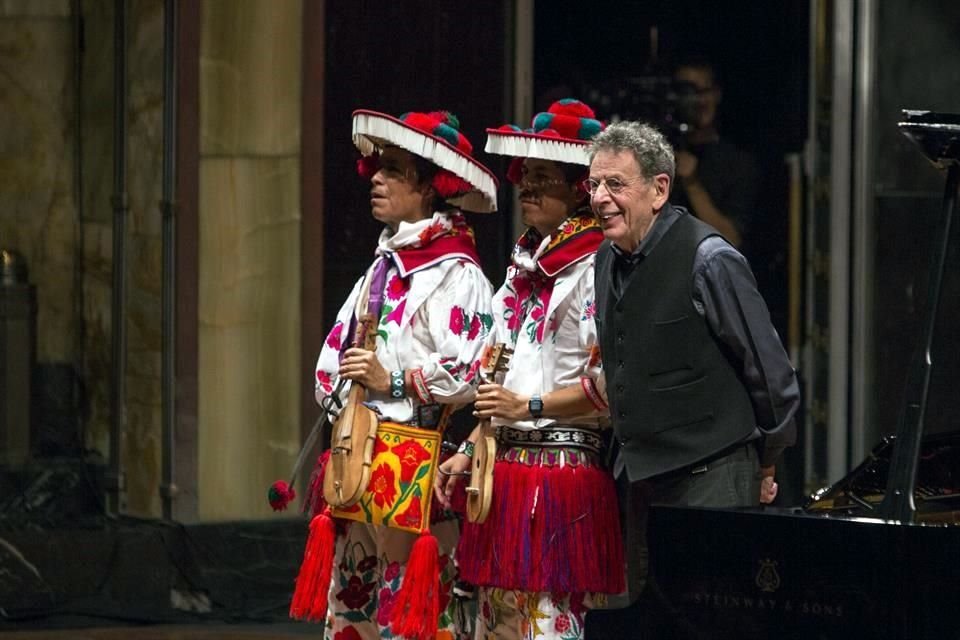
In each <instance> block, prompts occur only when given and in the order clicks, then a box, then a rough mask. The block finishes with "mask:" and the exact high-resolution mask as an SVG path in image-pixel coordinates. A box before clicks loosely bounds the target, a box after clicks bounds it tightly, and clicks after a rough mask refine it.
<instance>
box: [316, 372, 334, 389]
mask: <svg viewBox="0 0 960 640" xmlns="http://www.w3.org/2000/svg"><path fill="white" fill-rule="evenodd" d="M317 383H318V384H319V385H320V388H321V389H323V392H324V393H330V392H331V391H333V383H331V382H330V374H329V373H327V372H326V371H321V370H320V369H317Z"/></svg>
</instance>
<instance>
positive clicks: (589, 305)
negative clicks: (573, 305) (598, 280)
mask: <svg viewBox="0 0 960 640" xmlns="http://www.w3.org/2000/svg"><path fill="white" fill-rule="evenodd" d="M595 315H597V305H596V303H595V302H594V301H593V300H587V301H586V302H585V303H584V305H583V315H581V316H580V319H581V320H592V319H593V317H594V316H595Z"/></svg>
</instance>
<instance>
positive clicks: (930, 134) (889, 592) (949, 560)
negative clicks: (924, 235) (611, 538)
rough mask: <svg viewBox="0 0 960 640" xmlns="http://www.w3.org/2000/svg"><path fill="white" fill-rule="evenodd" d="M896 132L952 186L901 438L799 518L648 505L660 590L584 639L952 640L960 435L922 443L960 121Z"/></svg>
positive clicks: (818, 496)
mask: <svg viewBox="0 0 960 640" xmlns="http://www.w3.org/2000/svg"><path fill="white" fill-rule="evenodd" d="M898 126H899V128H900V130H901V131H902V132H903V133H904V134H905V135H906V136H907V137H909V138H910V139H911V140H913V141H914V142H916V143H917V145H918V146H919V147H920V149H921V150H922V151H923V153H924V154H925V155H926V156H927V158H928V159H930V160H931V161H932V162H934V164H936V165H938V166H939V167H940V168H942V169H945V170H946V173H947V179H946V188H945V193H944V200H943V207H942V211H941V219H940V221H939V224H938V235H937V237H936V250H935V251H934V254H933V255H932V256H931V272H930V284H929V287H928V299H927V305H926V309H925V313H926V319H925V325H924V332H923V335H922V336H921V343H920V345H919V349H918V353H917V356H916V358H915V362H914V364H913V366H912V368H911V371H910V373H909V378H908V380H907V387H906V394H905V398H904V402H903V406H902V410H901V414H900V417H899V422H898V426H897V433H896V435H895V436H890V437H888V438H886V439H884V441H883V442H881V443H880V444H879V445H877V446H876V447H875V448H874V449H873V451H872V452H871V454H870V455H869V457H868V458H867V460H865V461H864V462H863V463H862V464H860V465H859V466H858V467H857V468H856V469H854V470H853V471H852V472H851V473H850V474H848V475H847V476H846V477H845V478H844V479H842V480H841V481H840V482H838V483H836V484H834V485H833V486H830V487H827V488H825V489H823V490H821V491H818V492H817V493H815V494H814V495H813V496H811V497H810V498H809V499H808V500H807V501H806V503H805V504H804V505H803V506H802V507H801V508H796V509H771V508H762V509H756V510H753V509H751V510H721V509H691V508H678V507H667V506H658V505H654V506H653V507H652V508H651V513H650V524H649V529H648V536H649V545H650V571H651V575H652V577H653V580H652V581H651V584H652V585H655V587H654V588H653V589H652V593H651V592H650V591H648V593H647V597H645V598H643V599H642V600H641V602H640V603H637V604H635V605H634V606H633V607H631V608H630V609H627V610H624V611H622V612H619V614H618V615H613V616H609V617H607V616H604V615H602V614H601V615H600V616H597V618H595V619H594V622H595V626H594V628H593V629H592V630H591V629H590V624H589V623H588V633H589V635H590V636H591V637H596V638H644V639H646V638H698V639H701V638H702V639H711V640H712V639H725V638H736V639H760V638H762V639H768V638H769V639H776V640H784V639H788V638H803V639H843V640H854V639H859V638H871V639H883V640H887V639H891V640H892V639H911V640H912V639H915V638H917V639H920V638H960V432H956V433H947V434H940V435H937V436H929V437H926V438H924V429H923V427H924V412H925V408H926V405H927V394H928V390H929V388H930V375H931V364H932V363H931V359H930V358H929V357H928V354H929V352H930V349H931V345H932V342H933V336H934V329H935V319H936V317H937V308H938V304H939V297H940V290H941V284H942V279H943V274H944V269H945V263H946V258H947V253H948V250H949V249H950V244H951V242H952V241H954V240H955V238H954V236H955V235H956V233H955V231H956V230H955V229H953V228H952V223H953V215H954V209H955V204H956V198H957V193H958V184H960V116H958V115H949V114H938V113H931V112H923V111H904V117H903V121H902V122H900V123H899V125H898ZM951 329H952V327H951ZM946 357H960V354H947V356H946ZM591 615H593V614H591Z"/></svg>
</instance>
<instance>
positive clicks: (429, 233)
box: [419, 222, 444, 246]
mask: <svg viewBox="0 0 960 640" xmlns="http://www.w3.org/2000/svg"><path fill="white" fill-rule="evenodd" d="M443 231H444V229H443V223H441V222H434V223H433V224H431V225H430V226H429V227H427V228H426V229H424V230H423V231H421V232H420V236H419V238H420V246H426V245H428V244H430V241H431V240H433V239H434V238H435V237H436V236H438V235H440V234H441V233H443Z"/></svg>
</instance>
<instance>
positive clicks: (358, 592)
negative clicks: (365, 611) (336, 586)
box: [337, 576, 377, 638]
mask: <svg viewBox="0 0 960 640" xmlns="http://www.w3.org/2000/svg"><path fill="white" fill-rule="evenodd" d="M376 586H377V585H376V584H375V583H373V582H371V583H369V584H364V583H363V581H362V580H361V579H360V578H359V577H357V576H350V581H349V582H347V586H346V587H345V588H344V589H343V590H341V591H340V593H338V594H337V600H339V601H340V602H342V603H343V604H345V605H346V606H347V608H348V609H362V608H363V606H364V605H366V604H367V603H368V602H370V594H371V593H372V592H373V590H374V588H375V587H376ZM357 637H358V638H359V636H357Z"/></svg>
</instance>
